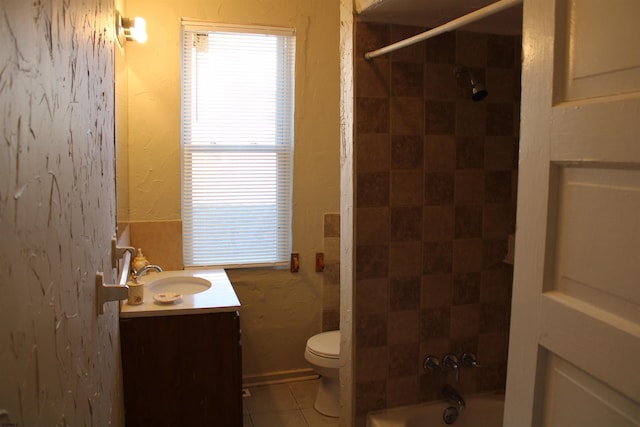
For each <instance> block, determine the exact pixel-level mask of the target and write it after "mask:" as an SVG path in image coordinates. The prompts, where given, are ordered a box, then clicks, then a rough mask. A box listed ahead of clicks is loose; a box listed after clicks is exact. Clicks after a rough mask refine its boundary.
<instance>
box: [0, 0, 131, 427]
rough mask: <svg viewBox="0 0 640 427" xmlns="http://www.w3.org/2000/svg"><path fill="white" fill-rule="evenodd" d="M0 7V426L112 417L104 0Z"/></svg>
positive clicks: (117, 398) (114, 332)
mask: <svg viewBox="0 0 640 427" xmlns="http://www.w3.org/2000/svg"><path fill="white" fill-rule="evenodd" d="M0 15H1V16H2V19H1V23H0V40H2V42H1V43H0V64H2V65H1V66H0V132H1V133H2V136H1V137H0V138H1V139H2V143H1V144H0V237H1V243H0V295H1V297H0V343H1V344H0V423H2V425H17V426H53V425H78V426H80V425H93V426H106V425H113V426H120V425H123V416H122V393H121V378H120V369H119V336H118V324H117V322H118V308H117V304H116V303H111V304H107V305H106V306H105V310H106V312H105V314H104V315H100V316H99V315H98V314H97V308H96V303H95V285H94V283H95V276H96V271H104V273H105V278H106V279H107V280H109V281H111V280H113V276H114V274H113V271H112V269H111V259H110V250H111V237H112V236H113V233H114V230H115V209H116V206H115V185H114V160H113V159H114V144H113V140H114V117H113V114H114V89H113V82H114V71H113V70H114V61H113V55H114V40H113V37H112V35H113V22H114V19H113V1H112V0H111V1H109V0H84V1H82V2H81V1H77V0H70V1H62V0H41V1H38V2H33V1H24V0H4V1H2V2H1V3H0Z"/></svg>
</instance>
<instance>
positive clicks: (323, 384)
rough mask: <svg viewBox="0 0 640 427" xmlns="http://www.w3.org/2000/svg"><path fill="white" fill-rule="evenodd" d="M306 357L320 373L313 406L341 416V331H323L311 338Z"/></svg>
mask: <svg viewBox="0 0 640 427" xmlns="http://www.w3.org/2000/svg"><path fill="white" fill-rule="evenodd" d="M304 358H305V359H307V362H309V363H311V365H313V369H314V370H315V371H316V372H317V373H318V374H320V385H319V386H318V394H317V395H316V402H315V404H314V405H313V407H314V408H315V409H316V411H318V412H320V413H321V414H323V415H326V416H329V417H338V416H340V380H339V378H338V368H339V367H340V331H330V332H322V333H320V334H318V335H314V336H312V337H311V338H309V339H308V340H307V348H306V349H305V351H304Z"/></svg>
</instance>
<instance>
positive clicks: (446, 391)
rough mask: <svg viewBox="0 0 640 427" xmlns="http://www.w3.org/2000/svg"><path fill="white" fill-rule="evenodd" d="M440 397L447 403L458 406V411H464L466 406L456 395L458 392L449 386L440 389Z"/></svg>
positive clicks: (462, 399) (460, 397)
mask: <svg viewBox="0 0 640 427" xmlns="http://www.w3.org/2000/svg"><path fill="white" fill-rule="evenodd" d="M442 396H443V397H444V398H445V399H447V400H448V401H449V402H451V403H455V404H456V405H458V408H459V409H465V408H466V406H467V404H466V402H465V401H464V398H463V397H462V395H461V394H460V393H458V390H456V389H455V388H453V387H451V386H450V385H449V384H447V385H445V386H444V387H442Z"/></svg>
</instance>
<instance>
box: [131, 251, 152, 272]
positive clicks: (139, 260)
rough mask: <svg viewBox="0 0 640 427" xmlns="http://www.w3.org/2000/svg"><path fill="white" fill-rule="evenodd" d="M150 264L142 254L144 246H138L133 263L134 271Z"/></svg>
mask: <svg viewBox="0 0 640 427" xmlns="http://www.w3.org/2000/svg"><path fill="white" fill-rule="evenodd" d="M147 265H149V261H148V260H147V258H145V256H144V255H143V254H142V248H138V253H137V254H136V256H135V257H134V258H133V262H132V263H131V267H132V268H133V271H134V273H135V272H137V271H140V269H141V268H143V267H146V266H147Z"/></svg>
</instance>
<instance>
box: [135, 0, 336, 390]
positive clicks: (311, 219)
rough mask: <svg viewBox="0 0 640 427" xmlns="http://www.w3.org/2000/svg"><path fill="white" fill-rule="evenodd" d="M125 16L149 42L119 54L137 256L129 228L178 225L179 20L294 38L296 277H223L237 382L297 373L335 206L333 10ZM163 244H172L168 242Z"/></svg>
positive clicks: (314, 318)
mask: <svg viewBox="0 0 640 427" xmlns="http://www.w3.org/2000/svg"><path fill="white" fill-rule="evenodd" d="M127 8H128V13H129V15H130V16H143V17H145V19H146V20H147V31H148V33H149V40H148V42H147V43H146V44H144V45H135V44H133V43H132V44H131V48H130V47H129V45H127V67H128V86H129V97H128V110H129V114H128V122H129V132H128V139H129V141H128V142H129V193H130V198H129V204H130V211H129V218H130V220H131V221H132V244H134V245H136V246H142V248H143V250H144V251H145V253H149V254H151V253H153V251H154V249H153V248H145V242H146V241H147V240H135V238H134V236H136V235H138V236H141V234H140V233H136V232H135V231H134V227H135V224H136V223H142V222H155V223H156V224H158V223H159V224H160V225H159V226H160V227H162V223H161V222H162V221H175V220H180V216H181V214H180V18H181V17H185V18H191V19H201V20H211V21H216V22H224V23H233V24H259V25H268V26H282V27H292V28H295V30H296V36H297V55H296V112H295V168H294V200H293V203H294V212H293V248H292V249H293V251H294V252H298V253H299V254H300V259H301V268H300V272H299V273H296V274H292V273H290V272H289V271H288V270H273V269H259V270H242V271H240V270H235V271H230V272H229V275H230V278H231V281H232V282H233V284H234V286H235V289H236V292H237V293H238V296H239V298H240V301H241V302H242V304H243V307H242V311H241V322H242V332H243V360H244V373H245V375H247V376H250V377H252V378H258V377H260V375H263V374H270V373H274V372H280V371H295V370H298V369H305V368H307V367H308V365H307V363H306V361H305V360H304V357H303V352H304V347H305V344H306V340H307V339H308V338H309V337H310V336H311V335H313V334H315V333H317V332H320V330H321V315H322V293H321V292H322V287H321V284H322V274H321V273H316V272H315V271H314V265H315V253H316V252H322V251H323V215H324V214H325V213H327V212H337V211H338V210H339V203H340V189H339V186H340V160H339V155H340V148H339V147H340V145H339V94H340V92H339V90H340V89H339V84H340V83H339V50H338V37H339V30H340V27H339V26H340V20H339V19H340V18H339V2H338V1H332V2H328V1H314V0H270V1H268V2H265V1H260V0H242V1H239V0H183V1H180V2H171V4H169V3H167V2H165V3H161V4H159V3H158V2H157V1H155V0H129V1H128V2H127ZM151 226H153V225H151ZM147 228H148V227H147ZM158 233H162V231H161V229H159V231H158ZM167 237H168V235H167ZM155 241H156V242H157V239H156V240H155ZM155 244H157V243H155ZM165 244H166V245H169V246H171V247H177V245H179V244H180V242H178V241H175V238H173V239H169V238H168V239H166V242H165ZM156 253H164V251H157V252H156ZM149 257H150V256H149ZM150 259H151V257H150ZM151 261H152V262H158V263H162V262H161V260H160V259H151ZM172 263H173V262H172Z"/></svg>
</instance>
